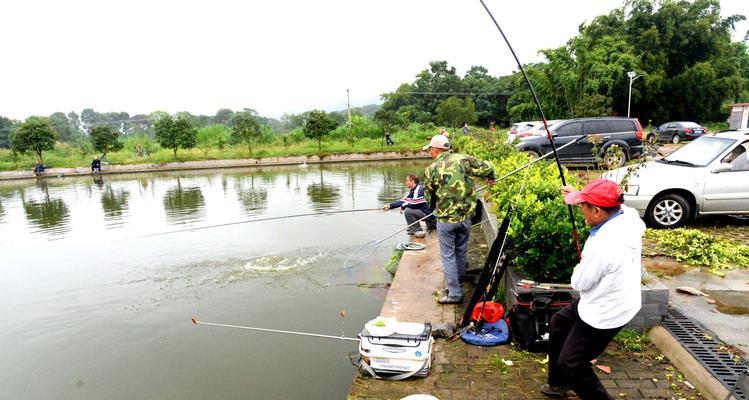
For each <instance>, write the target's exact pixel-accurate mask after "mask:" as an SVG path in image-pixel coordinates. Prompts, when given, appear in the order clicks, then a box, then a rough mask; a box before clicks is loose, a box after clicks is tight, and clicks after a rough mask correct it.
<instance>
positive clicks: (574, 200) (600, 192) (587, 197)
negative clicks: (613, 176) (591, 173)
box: [564, 179, 624, 207]
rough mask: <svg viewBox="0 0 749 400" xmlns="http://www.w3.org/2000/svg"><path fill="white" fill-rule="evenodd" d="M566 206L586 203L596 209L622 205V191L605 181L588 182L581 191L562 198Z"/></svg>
mask: <svg viewBox="0 0 749 400" xmlns="http://www.w3.org/2000/svg"><path fill="white" fill-rule="evenodd" d="M564 202H565V203H567V204H580V203H588V204H592V205H594V206H598V207H616V206H618V205H620V204H622V203H623V202H624V201H623V199H622V190H621V189H620V188H619V185H617V184H616V183H614V182H612V181H610V180H607V179H595V180H592V181H590V182H589V183H588V184H587V185H585V187H584V188H583V190H581V191H579V192H572V193H569V194H567V195H566V196H564Z"/></svg>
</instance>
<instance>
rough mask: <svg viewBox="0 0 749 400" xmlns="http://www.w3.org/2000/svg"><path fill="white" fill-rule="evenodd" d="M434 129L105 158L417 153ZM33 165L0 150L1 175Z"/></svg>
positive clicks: (82, 158) (66, 155) (80, 162)
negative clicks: (387, 140) (388, 141)
mask: <svg viewBox="0 0 749 400" xmlns="http://www.w3.org/2000/svg"><path fill="white" fill-rule="evenodd" d="M436 133H437V131H436V130H433V129H409V130H405V131H401V132H397V133H394V134H393V135H392V138H393V141H394V142H395V144H394V145H392V146H386V145H385V141H384V138H383V139H372V138H360V139H356V140H354V141H353V143H349V142H348V141H347V140H344V139H331V140H328V141H323V142H322V149H318V146H317V141H313V140H306V139H305V140H300V141H298V142H296V143H291V142H290V141H288V140H287V141H286V142H285V143H284V141H283V140H282V138H281V137H278V138H275V139H274V140H272V141H271V142H269V143H261V144H255V145H253V147H252V155H250V152H249V150H248V149H247V146H246V145H241V144H236V145H227V146H225V147H223V148H222V149H219V148H216V147H213V148H209V149H207V151H203V150H201V149H197V148H194V149H188V150H182V149H180V150H179V151H178V152H177V158H176V159H175V158H174V154H173V152H172V150H171V149H163V148H161V147H160V146H159V145H158V144H156V143H154V142H152V141H150V142H148V143H145V146H144V143H143V141H144V140H146V141H148V140H149V139H146V138H127V139H125V140H124V144H125V146H124V148H123V149H122V150H120V151H116V152H111V153H108V154H107V159H108V161H109V163H110V164H120V165H122V164H145V163H166V162H173V161H199V160H232V159H246V158H264V157H286V156H312V155H318V156H326V155H331V154H350V153H376V152H380V151H416V150H421V147H422V146H424V144H425V143H426V142H427V140H428V138H429V137H430V136H431V135H434V134H436ZM136 145H139V148H146V149H149V150H150V151H149V152H148V155H139V154H138V152H137V151H136ZM96 154H97V153H95V152H93V150H91V149H90V147H88V148H87V147H86V146H75V145H73V144H69V143H57V144H56V145H55V149H54V150H52V151H45V152H44V163H45V165H47V166H49V167H52V168H61V167H85V166H88V165H90V164H91V160H92V159H93V157H94V155H96ZM35 164H36V156H35V155H33V154H25V155H16V156H15V157H14V155H13V153H12V152H11V151H10V150H8V149H0V171H13V170H27V169H32V168H33V167H34V165H35Z"/></svg>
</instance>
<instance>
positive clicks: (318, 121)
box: [302, 110, 338, 150]
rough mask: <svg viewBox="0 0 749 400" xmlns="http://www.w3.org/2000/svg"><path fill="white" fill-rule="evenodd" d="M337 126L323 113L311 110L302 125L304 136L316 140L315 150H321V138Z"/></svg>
mask: <svg viewBox="0 0 749 400" xmlns="http://www.w3.org/2000/svg"><path fill="white" fill-rule="evenodd" d="M336 126H338V123H337V122H336V121H335V120H334V119H333V118H331V117H330V116H328V114H327V113H326V112H325V111H320V110H312V111H310V112H309V114H308V115H307V121H305V123H304V128H303V129H302V130H303V132H304V136H306V137H308V138H310V139H317V149H318V150H322V138H323V137H324V136H326V135H327V134H329V133H330V131H332V130H333V129H335V128H336Z"/></svg>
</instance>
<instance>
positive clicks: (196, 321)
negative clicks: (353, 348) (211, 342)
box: [192, 317, 359, 342]
mask: <svg viewBox="0 0 749 400" xmlns="http://www.w3.org/2000/svg"><path fill="white" fill-rule="evenodd" d="M192 323H193V324H195V325H207V326H218V327H221V328H233V329H244V330H250V331H260V332H271V333H283V334H286V335H296V336H311V337H316V338H322V339H337V340H348V341H351V342H358V341H359V339H358V338H351V337H346V336H343V332H341V336H333V335H320V334H317V333H307V332H296V331H283V330H280V329H267V328H255V327H252V326H242V325H229V324H216V323H213V322H202V321H198V317H192Z"/></svg>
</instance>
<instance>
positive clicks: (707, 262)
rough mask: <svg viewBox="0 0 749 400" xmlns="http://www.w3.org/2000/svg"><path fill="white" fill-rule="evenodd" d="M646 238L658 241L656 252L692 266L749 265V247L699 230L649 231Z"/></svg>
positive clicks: (714, 267)
mask: <svg viewBox="0 0 749 400" xmlns="http://www.w3.org/2000/svg"><path fill="white" fill-rule="evenodd" d="M645 237H646V238H648V239H654V240H656V241H657V250H658V251H660V252H662V253H663V254H665V255H667V256H670V257H674V258H675V259H676V261H679V262H686V263H687V264H689V265H701V266H705V267H709V268H710V269H727V268H731V266H733V265H735V266H737V267H739V268H746V267H747V266H749V246H745V245H743V244H740V243H736V242H734V241H731V240H727V239H722V238H719V237H717V236H713V235H711V234H709V233H704V232H701V231H699V230H697V229H686V228H678V229H648V230H647V231H645Z"/></svg>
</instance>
